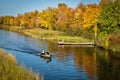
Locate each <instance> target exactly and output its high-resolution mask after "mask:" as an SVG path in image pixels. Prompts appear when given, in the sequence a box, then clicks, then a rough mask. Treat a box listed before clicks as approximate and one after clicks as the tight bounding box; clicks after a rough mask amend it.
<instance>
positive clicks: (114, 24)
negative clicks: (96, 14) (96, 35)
mask: <svg viewBox="0 0 120 80" xmlns="http://www.w3.org/2000/svg"><path fill="white" fill-rule="evenodd" d="M119 14H120V1H119V0H116V1H115V2H109V3H107V4H102V11H101V15H100V18H99V24H100V25H99V29H100V32H101V33H100V34H102V35H104V36H105V37H106V40H105V45H106V47H108V46H109V37H110V35H111V34H112V33H113V31H114V30H115V28H118V27H119V26H120V15H119Z"/></svg>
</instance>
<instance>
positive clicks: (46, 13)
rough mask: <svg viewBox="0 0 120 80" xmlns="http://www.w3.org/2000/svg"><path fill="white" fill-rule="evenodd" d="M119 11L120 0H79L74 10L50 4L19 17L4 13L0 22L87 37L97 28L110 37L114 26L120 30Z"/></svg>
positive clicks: (63, 5)
mask: <svg viewBox="0 0 120 80" xmlns="http://www.w3.org/2000/svg"><path fill="white" fill-rule="evenodd" d="M119 14H120V0H101V2H100V3H99V4H88V5H85V4H83V3H80V4H79V5H78V6H77V7H76V8H75V9H74V8H71V7H68V6H67V4H65V3H59V4H58V7H57V8H51V7H48V8H47V9H45V10H42V11H41V12H39V11H37V10H35V11H32V12H27V13H24V14H18V16H17V17H14V16H1V17H0V24H5V25H11V26H23V28H25V29H31V28H36V27H37V28H44V29H48V30H57V31H64V32H66V33H68V34H70V35H78V36H83V35H84V36H85V34H87V33H88V32H89V34H90V35H93V34H92V33H93V31H95V32H98V33H99V34H100V35H102V36H107V38H108V39H109V36H110V34H112V33H113V32H114V31H115V29H120V15H119ZM87 36H89V35H87ZM106 43H107V39H106Z"/></svg>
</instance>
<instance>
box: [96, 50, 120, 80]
mask: <svg viewBox="0 0 120 80" xmlns="http://www.w3.org/2000/svg"><path fill="white" fill-rule="evenodd" d="M97 50H98V51H97V61H98V66H97V74H98V79H99V80H120V76H119V75H120V58H116V57H114V56H113V55H112V54H113V53H112V54H110V53H109V51H108V50H100V49H97Z"/></svg>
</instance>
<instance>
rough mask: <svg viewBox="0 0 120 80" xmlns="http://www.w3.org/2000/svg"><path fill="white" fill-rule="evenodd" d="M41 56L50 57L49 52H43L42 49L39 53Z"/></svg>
mask: <svg viewBox="0 0 120 80" xmlns="http://www.w3.org/2000/svg"><path fill="white" fill-rule="evenodd" d="M40 56H41V57H44V58H51V54H50V53H49V52H45V51H44V50H43V51H42V52H41V53H40Z"/></svg>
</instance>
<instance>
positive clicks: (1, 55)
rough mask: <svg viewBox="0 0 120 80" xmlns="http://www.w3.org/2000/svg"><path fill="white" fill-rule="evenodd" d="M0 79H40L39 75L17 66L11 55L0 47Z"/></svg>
mask: <svg viewBox="0 0 120 80" xmlns="http://www.w3.org/2000/svg"><path fill="white" fill-rule="evenodd" d="M0 80H40V78H39V75H38V74H36V73H33V72H32V71H28V70H27V69H26V68H25V67H24V66H18V65H17V62H16V59H15V57H14V56H13V55H11V54H7V53H5V52H4V51H3V50H2V49H0Z"/></svg>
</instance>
